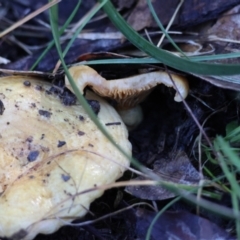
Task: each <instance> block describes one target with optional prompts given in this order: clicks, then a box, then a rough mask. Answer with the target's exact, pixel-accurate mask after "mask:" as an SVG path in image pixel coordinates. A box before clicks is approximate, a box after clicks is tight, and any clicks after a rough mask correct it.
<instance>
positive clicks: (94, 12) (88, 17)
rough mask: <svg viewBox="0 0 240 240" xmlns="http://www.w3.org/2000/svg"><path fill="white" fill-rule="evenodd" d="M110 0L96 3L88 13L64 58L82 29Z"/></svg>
mask: <svg viewBox="0 0 240 240" xmlns="http://www.w3.org/2000/svg"><path fill="white" fill-rule="evenodd" d="M107 1H108V0H104V1H103V2H102V3H101V4H96V5H95V6H94V7H93V8H92V9H91V11H90V12H89V13H88V14H87V15H86V17H85V18H84V19H83V21H82V24H81V25H80V26H79V27H78V28H77V29H76V30H75V33H74V34H73V36H72V37H71V40H70V41H69V43H68V44H67V46H66V48H65V49H64V51H63V58H64V57H65V56H66V54H67V52H68V51H69V49H70V47H71V46H72V44H73V42H74V41H75V39H76V38H77V36H78V35H79V33H80V32H81V31H82V29H83V28H84V27H85V26H86V24H87V23H88V22H89V21H90V19H91V18H92V17H93V16H94V15H95V14H96V13H97V12H98V11H99V10H100V9H101V8H102V7H103V5H104V4H105V3H106V2H107ZM59 65H60V61H58V63H57V64H56V67H55V69H54V72H56V70H57V69H58V67H59Z"/></svg>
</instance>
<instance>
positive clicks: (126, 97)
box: [65, 65, 189, 109]
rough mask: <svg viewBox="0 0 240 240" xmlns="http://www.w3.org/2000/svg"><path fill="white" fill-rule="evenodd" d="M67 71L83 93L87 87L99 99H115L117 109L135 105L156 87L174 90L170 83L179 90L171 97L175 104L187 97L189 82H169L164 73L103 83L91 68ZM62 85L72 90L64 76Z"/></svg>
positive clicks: (76, 68)
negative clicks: (164, 86)
mask: <svg viewBox="0 0 240 240" xmlns="http://www.w3.org/2000/svg"><path fill="white" fill-rule="evenodd" d="M69 71H70V74H71V75H72V77H73V79H74V81H75V82H76V84H77V86H78V88H79V90H80V91H81V92H82V93H83V91H84V89H85V87H90V88H92V89H93V91H94V92H96V93H97V94H98V95H99V96H102V97H107V98H110V99H114V100H115V101H116V102H117V108H118V109H128V108H132V107H134V106H136V105H137V104H139V103H140V102H141V101H142V100H143V99H144V98H145V97H146V96H147V95H148V94H149V93H150V92H151V91H152V89H153V88H154V87H155V86H157V85H158V84H164V85H166V86H167V87H173V88H175V86H174V84H173V82H172V80H173V81H174V83H175V85H176V88H177V89H178V91H177V92H176V94H175V97H174V100H175V101H177V102H180V101H182V98H186V97H187V95H188V91H189V86H188V82H187V80H186V79H185V78H184V77H182V76H179V75H176V74H171V78H172V80H171V78H170V77H169V74H168V73H166V72H163V71H155V72H149V73H143V74H139V75H136V76H131V77H128V78H123V79H116V80H106V79H105V78H103V77H101V76H100V75H99V74H98V73H97V72H96V71H95V70H94V69H92V68H90V67H88V66H84V65H80V66H74V67H71V68H70V69H69ZM65 84H66V86H67V87H68V88H69V89H71V85H70V83H69V81H68V78H67V77H65ZM178 92H179V93H178ZM180 95H181V96H182V98H181V96H180Z"/></svg>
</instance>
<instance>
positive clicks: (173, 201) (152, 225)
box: [145, 197, 181, 240]
mask: <svg viewBox="0 0 240 240" xmlns="http://www.w3.org/2000/svg"><path fill="white" fill-rule="evenodd" d="M180 199H181V197H177V198H174V199H173V200H172V201H170V202H169V203H168V204H166V205H165V206H164V207H163V208H162V209H161V211H159V212H158V213H157V214H156V216H155V217H154V218H153V220H152V222H151V224H150V226H149V228H148V230H147V235H146V238H145V239H146V240H150V239H151V233H152V230H153V227H154V224H155V223H156V222H157V220H158V219H159V218H160V217H161V215H162V214H163V213H164V212H165V211H166V210H167V209H168V208H169V207H171V206H172V205H173V204H174V203H175V202H177V201H179V200H180Z"/></svg>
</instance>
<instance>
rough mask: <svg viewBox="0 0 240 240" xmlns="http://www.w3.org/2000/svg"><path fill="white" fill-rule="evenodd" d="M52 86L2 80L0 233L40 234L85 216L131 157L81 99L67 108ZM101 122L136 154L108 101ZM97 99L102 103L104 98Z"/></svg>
mask: <svg viewBox="0 0 240 240" xmlns="http://www.w3.org/2000/svg"><path fill="white" fill-rule="evenodd" d="M50 87H51V85H50V84H48V83H46V82H42V81H39V80H36V79H34V78H33V77H18V76H15V77H3V78H1V79H0V153H1V154H0V216H1V217H0V238H1V237H7V238H12V239H18V240H20V239H25V240H30V239H33V238H34V237H35V236H36V235H37V234H38V233H44V234H49V233H52V232H54V231H56V230H57V229H58V228H59V227H60V226H62V225H64V224H67V223H69V222H71V221H72V220H74V219H76V218H80V217H82V216H83V215H85V214H86V213H87V211H88V209H89V205H90V203H91V202H92V201H93V200H94V199H96V198H97V197H99V196H100V195H102V193H103V191H102V190H96V191H91V192H85V193H81V192H83V191H85V190H87V189H89V188H93V187H96V186H101V185H103V184H109V183H112V182H114V181H115V180H116V179H118V178H119V177H120V176H122V174H123V172H124V170H126V167H127V166H129V161H128V160H127V159H126V158H125V157H124V156H122V155H121V154H120V153H119V151H118V150H117V149H116V148H115V147H114V146H113V145H112V144H111V143H110V142H109V141H108V140H107V139H106V137H105V136H104V135H103V134H102V133H101V131H100V130H99V129H98V128H97V127H96V126H95V124H94V123H93V122H92V121H91V120H90V119H89V117H88V115H87V113H86V112H85V110H84V109H83V107H82V106H81V104H80V103H76V104H75V105H72V106H65V105H64V104H63V103H62V102H61V101H60V99H59V97H58V96H57V95H54V94H53V93H49V92H48V90H49V89H50ZM86 98H87V99H90V100H95V101H97V102H98V103H99V105H100V111H99V113H98V114H97V118H98V120H99V121H100V122H101V123H102V125H103V126H105V128H106V129H107V130H108V131H109V133H110V134H111V135H112V137H113V138H114V139H115V141H116V143H117V144H118V145H119V146H120V147H122V149H123V150H125V152H127V153H128V154H129V155H130V154H131V144H130V143H129V141H128V132H127V129H126V127H125V125H124V124H123V122H122V120H121V118H120V117H119V115H118V113H117V112H116V111H115V110H114V109H113V108H112V107H111V106H110V105H109V104H108V103H106V102H105V101H104V100H103V99H102V98H100V97H97V96H96V95H95V94H93V93H91V92H87V94H86ZM97 102H96V103H97Z"/></svg>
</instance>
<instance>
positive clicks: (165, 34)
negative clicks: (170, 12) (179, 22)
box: [147, 0, 188, 58]
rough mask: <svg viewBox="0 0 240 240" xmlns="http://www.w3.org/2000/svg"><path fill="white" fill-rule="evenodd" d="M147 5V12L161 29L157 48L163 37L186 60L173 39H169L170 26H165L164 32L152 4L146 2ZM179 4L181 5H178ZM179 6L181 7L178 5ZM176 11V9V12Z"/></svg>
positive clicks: (148, 1)
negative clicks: (161, 33) (148, 11)
mask: <svg viewBox="0 0 240 240" xmlns="http://www.w3.org/2000/svg"><path fill="white" fill-rule="evenodd" d="M147 4H148V7H149V10H150V12H151V13H152V16H153V18H154V20H155V21H156V23H157V25H158V26H159V28H160V29H161V31H162V32H163V35H162V37H161V39H160V41H159V43H158V45H157V47H160V44H161V43H162V41H163V39H164V36H166V37H167V39H168V40H169V42H170V43H171V44H172V45H173V46H174V47H175V49H176V50H177V51H178V52H180V53H181V54H182V55H183V56H184V57H186V58H188V57H187V56H186V55H185V54H184V52H183V51H182V50H181V49H180V48H179V47H178V46H177V44H176V43H175V42H174V41H173V39H172V38H171V37H170V35H169V34H168V32H167V31H168V30H169V28H170V25H168V26H167V29H166V30H165V28H164V27H163V25H162V23H161V21H160V19H159V18H158V16H157V14H156V12H155V9H154V7H153V5H152V2H151V1H150V0H147ZM180 4H181V3H180ZM180 6H181V5H180ZM178 9H179V8H178ZM178 9H176V10H177V11H178Z"/></svg>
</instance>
